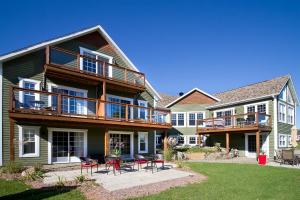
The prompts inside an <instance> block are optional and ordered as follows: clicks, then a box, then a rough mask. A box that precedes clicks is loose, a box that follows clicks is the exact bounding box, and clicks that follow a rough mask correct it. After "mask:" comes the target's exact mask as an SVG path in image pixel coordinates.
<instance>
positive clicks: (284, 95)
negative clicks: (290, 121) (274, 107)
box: [279, 87, 286, 101]
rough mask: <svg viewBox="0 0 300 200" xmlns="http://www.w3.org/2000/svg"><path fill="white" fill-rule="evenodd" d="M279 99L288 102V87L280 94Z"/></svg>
mask: <svg viewBox="0 0 300 200" xmlns="http://www.w3.org/2000/svg"><path fill="white" fill-rule="evenodd" d="M279 99H281V100H282V101H286V87H285V88H284V89H283V90H282V92H281V93H280V95H279Z"/></svg>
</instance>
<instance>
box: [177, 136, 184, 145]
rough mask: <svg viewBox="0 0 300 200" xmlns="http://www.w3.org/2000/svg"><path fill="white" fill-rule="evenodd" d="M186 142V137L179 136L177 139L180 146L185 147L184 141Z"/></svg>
mask: <svg viewBox="0 0 300 200" xmlns="http://www.w3.org/2000/svg"><path fill="white" fill-rule="evenodd" d="M184 140H185V137H184V136H181V135H180V136H178V137H177V144H178V145H183V144H185V141H184Z"/></svg>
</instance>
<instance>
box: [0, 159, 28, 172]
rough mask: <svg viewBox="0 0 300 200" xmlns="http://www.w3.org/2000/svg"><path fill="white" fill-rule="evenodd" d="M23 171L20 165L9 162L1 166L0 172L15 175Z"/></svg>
mask: <svg viewBox="0 0 300 200" xmlns="http://www.w3.org/2000/svg"><path fill="white" fill-rule="evenodd" d="M23 169H24V167H23V166H22V165H21V164H20V163H17V162H14V161H9V162H8V163H6V164H5V165H4V166H3V168H2V171H3V172H5V173H10V174H15V173H21V172H22V171H23Z"/></svg>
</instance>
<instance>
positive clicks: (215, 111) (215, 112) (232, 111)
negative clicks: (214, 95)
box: [213, 107, 235, 117]
mask: <svg viewBox="0 0 300 200" xmlns="http://www.w3.org/2000/svg"><path fill="white" fill-rule="evenodd" d="M225 111H231V115H234V114H235V113H234V107H231V108H224V109H219V110H214V112H213V114H214V117H217V112H225Z"/></svg>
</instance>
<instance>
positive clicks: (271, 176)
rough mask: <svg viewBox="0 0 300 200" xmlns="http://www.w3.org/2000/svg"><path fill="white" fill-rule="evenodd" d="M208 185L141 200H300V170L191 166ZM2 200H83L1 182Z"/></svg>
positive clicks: (74, 195)
mask: <svg viewBox="0 0 300 200" xmlns="http://www.w3.org/2000/svg"><path fill="white" fill-rule="evenodd" d="M188 165H189V166H190V167H191V168H192V169H193V170H194V171H195V172H199V173H202V174H204V175H206V176H208V180H207V181H206V182H202V183H198V184H191V185H187V186H185V187H178V188H173V189H170V190H167V191H165V192H162V193H160V194H157V195H152V196H148V197H144V198H139V199H145V200H147V199H150V200H151V199H197V200H199V199H210V200H211V199H224V200H227V199H228V200H229V199H239V200H240V199H251V200H252V199H263V200H265V199H272V200H273V199H289V200H292V199H299V197H300V190H299V188H300V170H296V169H286V168H275V167H264V166H258V165H242V164H212V163H189V164H188ZM0 199H30V200H35V199H65V200H67V199H71V200H77V199H84V197H83V195H82V194H81V193H80V192H79V191H78V190H77V189H76V188H67V189H66V190H63V191H57V190H55V189H53V188H52V189H51V188H50V189H48V190H35V189H30V188H29V187H28V186H26V185H25V184H24V183H22V182H19V181H4V180H0Z"/></svg>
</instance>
